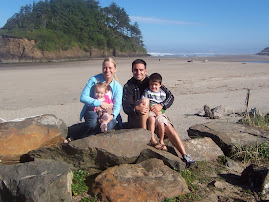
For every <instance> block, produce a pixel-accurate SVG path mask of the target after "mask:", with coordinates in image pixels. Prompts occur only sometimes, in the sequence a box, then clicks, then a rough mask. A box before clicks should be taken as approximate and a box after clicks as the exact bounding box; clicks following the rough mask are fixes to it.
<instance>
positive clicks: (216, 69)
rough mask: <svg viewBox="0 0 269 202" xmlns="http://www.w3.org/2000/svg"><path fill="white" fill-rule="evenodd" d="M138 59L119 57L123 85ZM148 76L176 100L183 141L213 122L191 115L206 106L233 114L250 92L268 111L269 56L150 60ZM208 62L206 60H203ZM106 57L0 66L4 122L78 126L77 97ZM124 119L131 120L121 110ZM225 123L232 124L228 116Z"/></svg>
mask: <svg viewBox="0 0 269 202" xmlns="http://www.w3.org/2000/svg"><path fill="white" fill-rule="evenodd" d="M134 59H135V58H116V61H117V64H118V66H117V67H118V72H117V75H118V78H119V80H120V83H121V84H122V85H124V84H125V83H126V82H127V80H128V79H130V78H131V76H132V73H131V63H132V61H133V60H134ZM144 59H145V60H146V62H147V67H148V75H150V74H151V73H154V72H158V73H160V74H162V75H163V83H164V85H165V86H166V87H168V88H169V89H170V90H171V91H172V93H173V94H174V96H175V101H174V104H173V105H172V107H170V108H169V109H168V110H167V114H168V116H169V117H170V119H171V121H172V123H173V124H174V126H175V128H176V130H177V131H178V132H179V134H180V135H181V137H182V139H186V138H187V129H188V128H189V127H190V126H191V125H194V124H198V123H204V122H207V121H209V120H208V119H206V118H204V117H199V116H193V114H195V113H197V112H199V111H202V110H203V106H204V105H205V104H207V105H209V106H210V107H211V108H213V107H216V106H218V105H223V106H225V107H227V109H228V110H230V111H234V112H242V111H244V110H245V99H246V93H247V89H251V93H250V102H249V107H250V108H251V107H256V108H258V109H260V110H261V111H262V112H266V113H267V112H269V63H248V62H247V63H245V62H243V61H269V56H225V57H207V58H191V59H192V60H193V62H187V60H189V59H190V58H160V61H159V58H156V57H146V58H144ZM205 59H206V60H208V61H207V62H204V60H205ZM101 63H102V59H91V60H88V61H74V62H61V63H39V64H0V118H3V119H5V120H12V119H16V118H21V117H28V116H34V115H39V114H48V113H49V114H55V115H56V116H57V117H58V118H60V119H62V120H63V121H64V122H65V123H66V124H67V126H71V125H73V124H76V123H78V122H79V113H80V111H81V108H82V106H83V104H82V103H80V101H79V98H80V94H81V91H82V89H83V88H84V86H85V84H86V82H87V80H88V79H89V78H90V77H91V76H93V75H96V74H98V73H100V72H101ZM121 115H122V117H123V120H124V121H126V120H127V116H126V115H125V114H124V112H123V111H122V112H121ZM223 121H234V120H233V119H232V118H230V117H229V118H224V119H223Z"/></svg>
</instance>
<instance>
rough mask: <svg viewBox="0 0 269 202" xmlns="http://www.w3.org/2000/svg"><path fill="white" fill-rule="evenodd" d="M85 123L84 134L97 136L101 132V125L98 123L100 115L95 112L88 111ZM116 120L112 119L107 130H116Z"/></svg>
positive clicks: (85, 115)
mask: <svg viewBox="0 0 269 202" xmlns="http://www.w3.org/2000/svg"><path fill="white" fill-rule="evenodd" d="M84 119H85V123H84V124H83V132H82V133H83V134H84V135H88V134H97V133H100V132H101V129H100V124H99V123H98V115H97V113H96V112H95V111H90V110H87V111H86V112H85V114H84ZM115 125H116V120H115V119H112V120H111V121H110V122H109V123H108V124H107V130H112V129H114V127H115Z"/></svg>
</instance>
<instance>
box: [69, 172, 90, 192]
mask: <svg viewBox="0 0 269 202" xmlns="http://www.w3.org/2000/svg"><path fill="white" fill-rule="evenodd" d="M87 176H89V174H87V173H86V172H85V171H83V170H78V171H77V172H74V171H73V183H72V192H73V194H74V195H75V196H76V195H78V194H82V193H84V192H87V191H88V187H87V185H86V182H85V180H86V177H87Z"/></svg>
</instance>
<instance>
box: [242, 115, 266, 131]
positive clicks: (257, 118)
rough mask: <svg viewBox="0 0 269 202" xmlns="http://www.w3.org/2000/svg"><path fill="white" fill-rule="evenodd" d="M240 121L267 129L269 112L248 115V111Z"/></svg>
mask: <svg viewBox="0 0 269 202" xmlns="http://www.w3.org/2000/svg"><path fill="white" fill-rule="evenodd" d="M241 123H243V124H247V125H250V126H255V127H259V128H262V129H264V130H269V114H266V115H265V116H262V115H259V114H253V115H249V113H246V114H245V116H244V117H243V118H242V120H241Z"/></svg>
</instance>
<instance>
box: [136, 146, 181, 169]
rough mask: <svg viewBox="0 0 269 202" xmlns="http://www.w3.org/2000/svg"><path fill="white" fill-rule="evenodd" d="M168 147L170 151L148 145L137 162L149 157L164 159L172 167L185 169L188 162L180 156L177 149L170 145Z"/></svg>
mask: <svg viewBox="0 0 269 202" xmlns="http://www.w3.org/2000/svg"><path fill="white" fill-rule="evenodd" d="M167 147H168V151H169V152H166V151H162V150H158V149H155V148H154V147H150V146H148V148H147V149H144V150H143V151H142V152H141V153H140V155H139V157H138V160H137V162H136V163H141V162H143V161H146V160H148V159H151V158H156V159H160V160H162V161H163V162H164V164H165V165H167V166H169V167H170V168H172V169H174V168H176V169H177V170H184V169H185V168H186V164H185V163H184V162H183V160H182V159H181V158H180V157H178V155H177V153H176V151H175V149H174V148H173V147H170V146H167ZM171 150H172V151H171ZM170 152H171V153H170Z"/></svg>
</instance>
